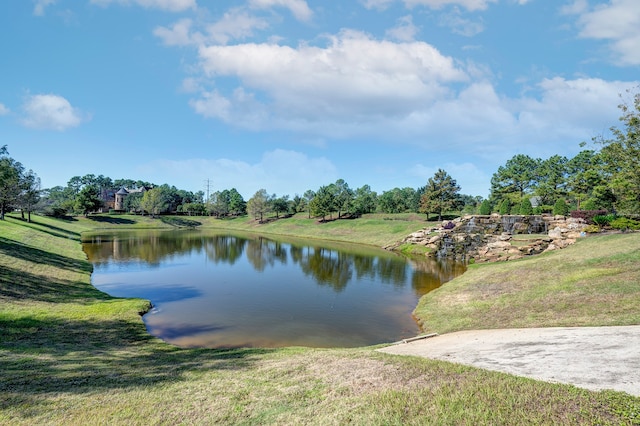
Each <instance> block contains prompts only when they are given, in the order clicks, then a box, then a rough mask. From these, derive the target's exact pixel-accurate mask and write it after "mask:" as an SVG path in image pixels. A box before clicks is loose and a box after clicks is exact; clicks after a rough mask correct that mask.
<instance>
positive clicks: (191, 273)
mask: <svg viewBox="0 0 640 426" xmlns="http://www.w3.org/2000/svg"><path fill="white" fill-rule="evenodd" d="M84 250H85V252H86V253H87V255H88V256H89V260H90V261H91V262H92V263H93V265H94V273H93V275H92V280H93V285H94V286H95V287H97V288H98V289H100V290H102V291H104V292H106V293H109V294H111V295H112V296H118V297H141V298H144V299H149V300H151V302H152V303H153V306H154V309H153V310H152V311H151V312H150V313H148V314H147V315H145V316H144V317H143V318H144V321H145V323H146V325H147V329H148V330H149V332H150V333H151V334H152V335H154V336H158V337H160V338H161V339H163V340H165V341H167V342H170V343H173V344H176V345H179V346H184V347H211V348H221V347H241V346H243V347H281V346H309V347H356V346H365V345H372V344H377V343H384V342H393V341H397V340H400V339H403V338H407V337H412V336H415V335H416V334H418V333H419V332H420V330H419V328H418V326H417V324H416V322H415V321H414V319H413V318H412V316H411V312H412V311H413V309H414V308H415V306H416V305H417V303H418V299H419V298H420V297H421V296H422V295H424V294H426V293H427V292H429V291H431V290H433V289H435V288H437V287H439V286H440V285H442V283H444V282H446V281H448V280H450V279H452V278H453V277H455V276H457V275H460V274H461V273H462V272H464V269H465V268H464V265H461V264H459V263H452V262H437V261H432V260H428V259H422V258H421V259H419V260H417V259H413V260H409V259H407V258H406V257H404V256H400V255H397V254H395V253H390V252H387V251H385V250H381V249H380V250H379V249H376V248H370V247H366V246H357V245H346V244H328V243H326V242H312V241H309V240H304V241H303V240H284V239H282V240H281V239H278V240H275V239H270V238H266V237H263V236H255V235H242V234H215V233H204V232H200V231H136V232H126V233H122V232H119V233H111V234H93V235H89V236H87V238H86V240H85V242H84Z"/></svg>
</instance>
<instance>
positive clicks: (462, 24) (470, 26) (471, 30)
mask: <svg viewBox="0 0 640 426" xmlns="http://www.w3.org/2000/svg"><path fill="white" fill-rule="evenodd" d="M440 25H442V26H445V27H449V28H451V31H452V32H453V33H455V34H460V35H462V36H465V37H473V36H474V35H476V34H479V33H481V32H482V31H484V23H483V22H482V20H481V19H480V20H477V21H472V20H470V19H466V18H463V17H462V16H461V14H460V10H459V9H458V8H454V10H453V12H451V13H447V14H444V15H442V16H441V17H440Z"/></svg>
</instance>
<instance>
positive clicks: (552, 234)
mask: <svg viewBox="0 0 640 426" xmlns="http://www.w3.org/2000/svg"><path fill="white" fill-rule="evenodd" d="M549 238H552V239H554V240H556V239H559V238H562V229H560V228H559V227H556V228H554V229H552V230H551V231H549Z"/></svg>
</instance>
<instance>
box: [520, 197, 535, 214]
mask: <svg viewBox="0 0 640 426" xmlns="http://www.w3.org/2000/svg"><path fill="white" fill-rule="evenodd" d="M520 214H523V215H530V214H533V206H532V205H531V200H529V199H528V198H525V199H524V200H522V203H521V204H520Z"/></svg>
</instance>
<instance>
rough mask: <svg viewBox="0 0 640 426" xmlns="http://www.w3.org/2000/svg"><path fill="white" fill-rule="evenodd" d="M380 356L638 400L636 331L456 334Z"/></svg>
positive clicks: (639, 332)
mask: <svg viewBox="0 0 640 426" xmlns="http://www.w3.org/2000/svg"><path fill="white" fill-rule="evenodd" d="M379 351H381V352H386V353H389V354H397V355H414V356H423V357H426V358H433V359H440V360H445V361H450V362H455V363H460V364H466V365H472V366H475V367H480V368H485V369H488V370H494V371H502V372H505V373H510V374H515V375H518V376H525V377H530V378H533V379H538V380H545V381H549V382H559V383H569V384H573V385H575V386H579V387H583V388H587V389H591V390H602V389H614V390H618V391H623V392H627V393H629V394H631V395H636V396H640V326H620V327H559V328H524V329H523V328H519V329H503V330H477V331H460V332H457V333H450V334H443V335H439V336H435V337H431V338H427V339H422V340H416V341H413V342H409V343H400V344H395V345H392V346H387V347H385V348H382V349H379Z"/></svg>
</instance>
